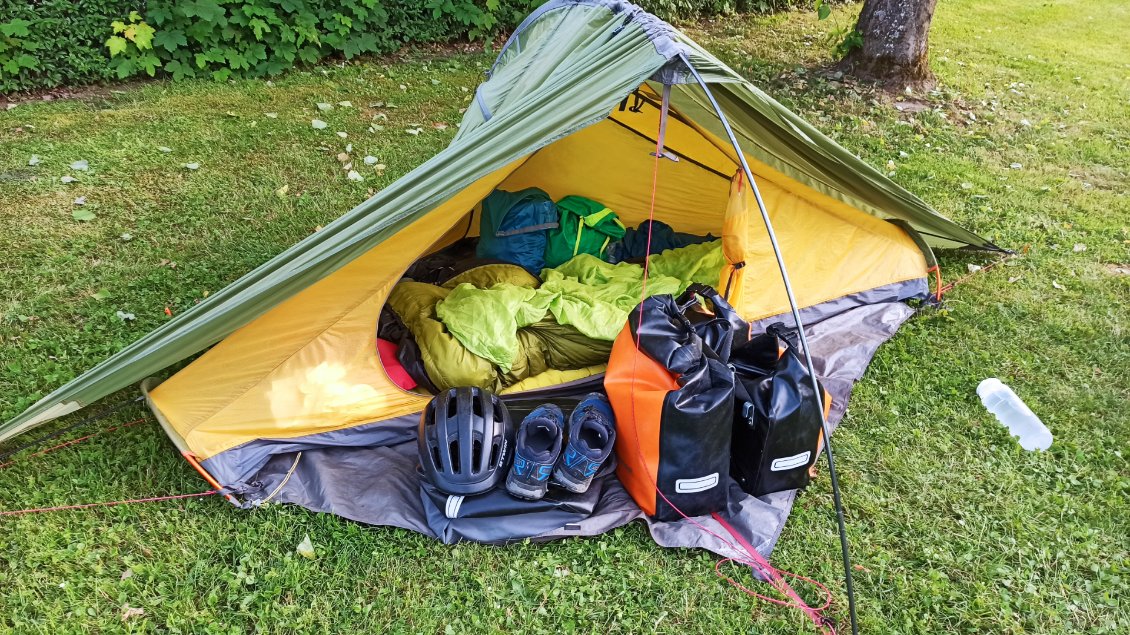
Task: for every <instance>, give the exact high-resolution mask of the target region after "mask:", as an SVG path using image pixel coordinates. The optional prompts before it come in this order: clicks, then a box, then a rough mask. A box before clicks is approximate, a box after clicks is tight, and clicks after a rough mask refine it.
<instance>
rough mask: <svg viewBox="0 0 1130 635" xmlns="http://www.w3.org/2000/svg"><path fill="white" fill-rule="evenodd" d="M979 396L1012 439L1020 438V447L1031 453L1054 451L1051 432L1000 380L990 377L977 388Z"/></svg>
mask: <svg viewBox="0 0 1130 635" xmlns="http://www.w3.org/2000/svg"><path fill="white" fill-rule="evenodd" d="M977 396H978V397H980V398H981V403H983V404H985V407H986V408H988V409H989V412H991V413H993V414H994V415H996V417H997V421H1000V422H1001V423H1002V424H1004V426H1005V427H1007V428H1008V431H1009V433H1010V434H1012V436H1014V437H1020V447H1022V448H1024V449H1025V450H1028V451H1029V452H1031V451H1032V450H1046V449H1048V448H1049V447H1051V445H1052V433H1051V431H1049V430H1048V428H1047V426H1045V425H1044V424H1043V422H1042V421H1040V418H1039V417H1037V416H1036V415H1035V413H1033V412H1032V410H1031V409H1030V408H1029V407H1028V406H1027V405H1025V404H1024V402H1023V401H1021V400H1020V397H1017V396H1016V393H1014V392H1012V389H1011V388H1009V387H1008V386H1006V385H1004V383H1003V382H1001V380H999V379H997V378H995V377H991V378H989V379H986V380H985V381H983V382H981V383H980V385H978V386H977Z"/></svg>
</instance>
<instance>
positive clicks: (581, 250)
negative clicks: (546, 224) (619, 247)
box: [545, 196, 625, 268]
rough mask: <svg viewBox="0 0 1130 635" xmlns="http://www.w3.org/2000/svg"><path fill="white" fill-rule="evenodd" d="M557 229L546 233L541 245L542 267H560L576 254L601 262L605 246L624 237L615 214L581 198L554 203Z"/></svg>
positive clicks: (568, 198)
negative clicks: (543, 247) (558, 216)
mask: <svg viewBox="0 0 1130 635" xmlns="http://www.w3.org/2000/svg"><path fill="white" fill-rule="evenodd" d="M557 211H558V213H559V214H561V221H560V225H558V227H557V228H555V229H551V230H549V236H548V240H547V242H546V245H545V266H546V267H549V268H552V267H557V266H559V265H563V264H565V263H566V262H568V261H569V260H571V259H572V258H573V257H574V256H576V255H578V254H591V255H593V256H596V257H597V258H601V259H603V258H604V252H605V250H606V249H607V248H608V244H609V243H611V242H612V241H615V240H620V239H621V238H623V237H624V231H625V229H624V224H623V223H621V222H620V219H619V218H617V217H616V212H614V211H612V210H610V209H608V208H607V207H605V206H604V205H601V204H600V203H597V202H596V201H594V200H592V199H587V198H585V197H583V196H566V197H565V198H563V199H561V200H560V201H557Z"/></svg>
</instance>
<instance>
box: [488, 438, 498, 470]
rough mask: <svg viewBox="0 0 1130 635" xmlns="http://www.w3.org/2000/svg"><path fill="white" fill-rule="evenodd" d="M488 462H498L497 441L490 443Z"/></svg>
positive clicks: (493, 463) (492, 463) (494, 463)
mask: <svg viewBox="0 0 1130 635" xmlns="http://www.w3.org/2000/svg"><path fill="white" fill-rule="evenodd" d="M490 464H491V465H496V464H498V443H497V442H495V443H492V444H491V446H490Z"/></svg>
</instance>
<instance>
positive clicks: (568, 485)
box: [550, 470, 592, 494]
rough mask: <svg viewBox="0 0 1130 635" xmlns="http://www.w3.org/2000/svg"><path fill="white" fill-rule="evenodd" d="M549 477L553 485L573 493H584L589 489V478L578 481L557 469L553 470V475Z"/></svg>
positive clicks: (590, 481)
mask: <svg viewBox="0 0 1130 635" xmlns="http://www.w3.org/2000/svg"><path fill="white" fill-rule="evenodd" d="M550 478H551V480H552V482H553V484H554V485H557V486H559V487H562V488H564V489H567V490H569V491H570V492H573V493H574V494H584V493H585V492H587V491H589V486H590V485H592V479H591V478H590V479H588V480H586V481H583V482H578V481H574V480H573V479H571V478H569V476H568V475H567V474H565V473H564V472H561V471H557V470H554V472H553V476H552V477H550Z"/></svg>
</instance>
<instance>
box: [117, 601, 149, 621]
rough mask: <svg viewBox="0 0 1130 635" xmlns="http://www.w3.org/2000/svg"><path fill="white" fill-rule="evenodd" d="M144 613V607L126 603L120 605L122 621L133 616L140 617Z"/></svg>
mask: <svg viewBox="0 0 1130 635" xmlns="http://www.w3.org/2000/svg"><path fill="white" fill-rule="evenodd" d="M144 615H145V609H141V608H137V607H134V606H130V605H128V604H123V605H122V621H123V622H124V621H126V620H131V619H133V618H135V617H142V616H144Z"/></svg>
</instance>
